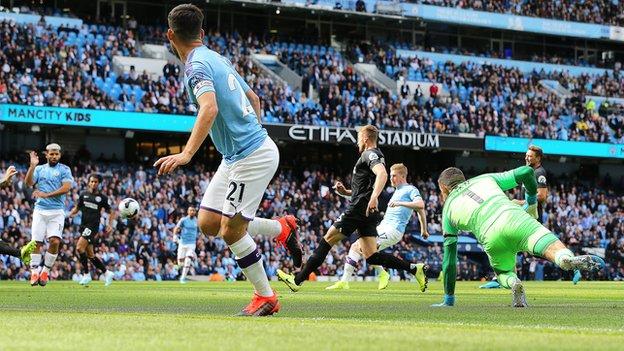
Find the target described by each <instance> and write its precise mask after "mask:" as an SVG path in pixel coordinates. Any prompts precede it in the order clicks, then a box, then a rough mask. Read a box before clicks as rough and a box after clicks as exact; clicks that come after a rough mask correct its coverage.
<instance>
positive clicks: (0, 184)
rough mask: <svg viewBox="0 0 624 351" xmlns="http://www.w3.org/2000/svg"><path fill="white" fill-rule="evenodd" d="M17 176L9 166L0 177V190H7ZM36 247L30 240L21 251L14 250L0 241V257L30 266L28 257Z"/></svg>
mask: <svg viewBox="0 0 624 351" xmlns="http://www.w3.org/2000/svg"><path fill="white" fill-rule="evenodd" d="M16 174H17V170H16V169H15V167H14V166H9V167H8V168H7V170H6V172H4V175H3V176H2V177H0V189H2V188H7V187H9V186H11V182H12V179H13V177H14V176H15V175H16ZM36 247H37V242H36V241H34V240H32V241H30V242H29V243H28V244H26V245H24V246H22V248H21V249H16V248H14V247H12V246H11V245H9V244H8V243H5V242H4V241H1V240H0V255H9V256H13V257H17V258H19V259H21V260H22V262H24V264H25V265H26V266H28V265H29V264H30V255H31V254H32V253H33V251H35V248H36Z"/></svg>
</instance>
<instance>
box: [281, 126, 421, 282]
mask: <svg viewBox="0 0 624 351" xmlns="http://www.w3.org/2000/svg"><path fill="white" fill-rule="evenodd" d="M378 135H379V131H378V130H377V128H375V127H374V126H371V125H367V126H364V127H362V128H361V129H360V130H359V131H358V149H359V152H360V153H361V155H360V158H359V159H358V161H357V163H356V164H355V167H354V168H353V177H352V179H351V189H352V190H351V191H347V190H346V189H341V190H340V191H341V192H344V193H346V194H350V195H351V202H350V204H349V208H348V209H347V210H346V211H345V212H344V213H343V214H342V215H341V216H340V218H338V221H336V223H334V225H332V226H331V227H330V228H329V230H328V231H327V234H325V236H324V237H323V238H322V239H321V241H320V243H319V245H318V247H317V248H316V250H314V253H312V255H311V256H310V258H309V259H308V261H307V262H306V264H305V265H304V266H303V269H302V270H301V271H300V272H299V273H297V275H292V274H287V273H285V272H283V271H282V270H280V269H278V270H277V276H278V278H279V280H281V281H283V282H284V283H286V285H287V286H288V287H289V288H290V290H292V291H299V289H301V284H302V283H303V282H304V281H305V280H307V279H308V276H309V275H310V273H312V272H313V271H315V270H316V269H318V267H320V266H321V264H323V261H325V257H327V254H328V253H329V250H331V248H332V246H334V245H336V244H337V243H338V242H340V241H341V240H343V239H345V238H348V237H349V236H351V234H352V233H353V232H355V231H356V230H357V235H358V239H357V241H356V244H357V245H358V247H359V249H360V251H361V252H362V256H363V257H364V258H365V259H366V263H368V264H370V265H375V266H384V267H386V268H393V269H399V270H404V271H407V272H410V273H412V274H414V275H415V276H416V280H417V281H418V284H419V285H420V289H421V291H425V290H426V289H427V277H426V276H425V273H426V270H427V266H426V265H424V264H422V263H419V264H410V263H408V262H406V261H404V260H402V259H400V258H398V257H395V256H393V255H391V254H388V253H385V252H379V251H377V235H378V234H377V223H379V219H380V218H379V212H378V211H377V202H378V201H377V198H378V197H379V194H381V191H382V190H383V188H384V186H385V184H386V181H387V180H388V173H387V172H386V168H385V161H384V155H383V154H382V153H381V151H379V149H378V148H377V137H378Z"/></svg>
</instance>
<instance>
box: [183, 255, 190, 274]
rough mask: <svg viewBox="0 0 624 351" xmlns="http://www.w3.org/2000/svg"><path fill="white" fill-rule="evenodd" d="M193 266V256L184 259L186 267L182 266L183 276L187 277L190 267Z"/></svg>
mask: <svg viewBox="0 0 624 351" xmlns="http://www.w3.org/2000/svg"><path fill="white" fill-rule="evenodd" d="M190 268H191V258H190V257H187V258H185V259H184V268H182V278H181V279H186V275H187V274H188V271H189V269H190Z"/></svg>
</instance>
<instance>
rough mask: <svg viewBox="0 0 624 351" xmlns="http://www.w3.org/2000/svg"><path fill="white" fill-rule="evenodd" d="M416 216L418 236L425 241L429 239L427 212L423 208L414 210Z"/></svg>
mask: <svg viewBox="0 0 624 351" xmlns="http://www.w3.org/2000/svg"><path fill="white" fill-rule="evenodd" d="M416 215H417V216H418V223H420V236H421V237H422V238H423V239H425V240H427V239H428V238H429V230H428V229H427V211H425V208H424V206H423V208H419V209H418V210H416Z"/></svg>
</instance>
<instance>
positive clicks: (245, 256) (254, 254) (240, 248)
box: [230, 221, 273, 297]
mask: <svg viewBox="0 0 624 351" xmlns="http://www.w3.org/2000/svg"><path fill="white" fill-rule="evenodd" d="M254 222H255V221H254ZM230 250H232V252H233V253H234V255H235V256H236V260H237V262H238V264H239V266H241V269H242V270H243V274H245V277H247V280H249V282H250V283H251V284H252V285H253V287H254V289H255V290H256V293H258V295H260V296H265V297H268V296H273V290H272V289H271V286H270V285H269V278H267V275H266V272H265V271H264V266H263V265H262V257H261V256H260V253H259V252H258V249H257V247H256V242H255V241H254V240H253V239H252V238H251V236H249V234H246V235H245V236H243V237H242V238H241V239H240V240H239V241H237V242H235V243H234V244H232V245H230ZM243 266H245V268H243Z"/></svg>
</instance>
